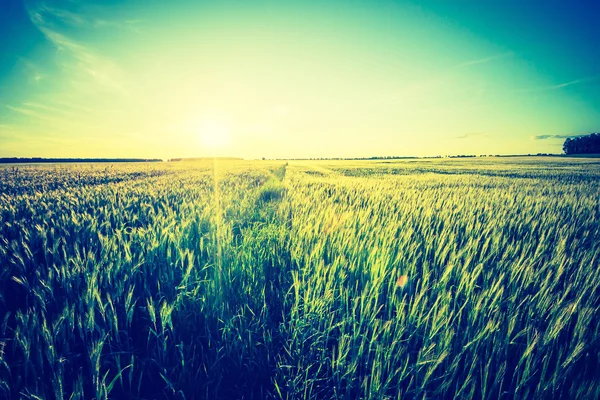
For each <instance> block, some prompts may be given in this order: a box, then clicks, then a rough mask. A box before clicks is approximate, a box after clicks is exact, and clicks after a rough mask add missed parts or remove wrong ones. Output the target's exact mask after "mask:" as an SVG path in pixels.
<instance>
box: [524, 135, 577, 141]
mask: <svg viewBox="0 0 600 400" xmlns="http://www.w3.org/2000/svg"><path fill="white" fill-rule="evenodd" d="M579 136H583V135H537V136H532V137H531V138H532V139H533V140H548V139H569V138H576V137H579Z"/></svg>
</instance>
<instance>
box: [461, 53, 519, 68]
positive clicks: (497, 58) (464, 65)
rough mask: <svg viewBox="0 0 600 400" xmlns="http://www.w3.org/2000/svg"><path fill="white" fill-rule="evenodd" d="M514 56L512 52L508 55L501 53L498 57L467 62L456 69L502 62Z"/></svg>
mask: <svg viewBox="0 0 600 400" xmlns="http://www.w3.org/2000/svg"><path fill="white" fill-rule="evenodd" d="M513 55H514V53H513V52H512V51H508V52H506V53H500V54H496V55H493V56H489V57H483V58H479V59H476V60H469V61H465V62H464V63H462V64H458V65H457V66H456V68H464V67H469V66H471V65H478V64H486V63H490V62H493V61H498V60H502V59H504V58H509V57H512V56H513Z"/></svg>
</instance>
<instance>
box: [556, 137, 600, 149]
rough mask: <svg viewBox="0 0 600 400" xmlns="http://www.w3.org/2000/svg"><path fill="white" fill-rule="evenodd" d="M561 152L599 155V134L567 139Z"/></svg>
mask: <svg viewBox="0 0 600 400" xmlns="http://www.w3.org/2000/svg"><path fill="white" fill-rule="evenodd" d="M563 151H564V152H565V154H600V133H592V134H590V135H586V136H579V137H575V138H567V140H565V143H564V144H563Z"/></svg>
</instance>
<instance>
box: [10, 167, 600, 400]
mask: <svg viewBox="0 0 600 400" xmlns="http://www.w3.org/2000/svg"><path fill="white" fill-rule="evenodd" d="M599 178H600V164H598V163H597V162H594V160H593V159H567V158H543V157H540V158H536V159H535V160H532V159H526V158H522V159H521V158H515V159H494V158H486V159H473V160H443V159H442V160H408V161H407V160H395V161H336V162H334V161H331V162H326V161H323V162H311V161H303V162H299V161H298V162H289V164H287V163H284V162H241V161H218V164H217V166H216V167H215V166H214V165H213V164H212V162H208V161H203V162H197V163H171V164H151V165H118V166H114V167H113V166H106V165H94V166H90V165H71V166H59V165H57V166H49V165H45V166H21V167H19V168H18V170H15V169H12V167H4V168H0V188H1V189H2V190H1V191H0V265H2V269H1V270H0V324H1V325H0V397H6V398H30V399H36V398H44V399H52V398H56V399H63V398H68V399H78V398H96V399H106V398H122V397H126V398H138V399H142V398H143V399H156V398H168V399H192V398H195V399H198V398H221V399H228V398H246V399H251V398H286V399H295V398H307V399H321V398H335V399H356V398H365V399H383V398H389V399H392V398H394V399H395V398H401V399H413V398H484V399H497V398H504V399H513V398H519V399H521V398H577V399H596V398H600V380H599V379H598V378H597V377H598V376H599V374H600V355H599V353H600V339H599V338H600V317H599V315H600V268H599V264H600V262H599V261H600V224H599V222H600V202H599V199H598V193H600V183H599V182H600V180H599Z"/></svg>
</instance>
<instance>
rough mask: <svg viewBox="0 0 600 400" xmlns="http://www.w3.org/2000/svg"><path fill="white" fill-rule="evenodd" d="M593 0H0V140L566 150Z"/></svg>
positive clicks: (596, 97)
mask: <svg viewBox="0 0 600 400" xmlns="http://www.w3.org/2000/svg"><path fill="white" fill-rule="evenodd" d="M599 49H600V1H598V0H593V1H592V0H588V1H582V0H570V1H556V0H546V1H544V2H540V1H537V0H535V1H531V0H502V1H499V0H487V1H468V0H455V1H445V0H423V1H419V2H417V1H402V0H396V1H391V0H382V1H377V0H370V1H367V0H360V1H359V0H344V1H337V0H330V1H327V0H304V1H301V2H300V1H289V0H280V1H252V0H244V1H242V0H235V1H234V0H221V1H203V0H173V1H164V0H127V1H126V0H0V157H13V156H15V157H142V158H163V159H168V158H174V157H207V156H236V157H244V158H248V159H252V158H262V157H266V158H303V157H370V156H435V155H456V154H528V153H531V154H535V153H559V152H561V151H562V143H563V142H564V140H565V138H566V137H569V136H575V135H581V134H585V133H591V132H597V131H600V51H598V50H599Z"/></svg>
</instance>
